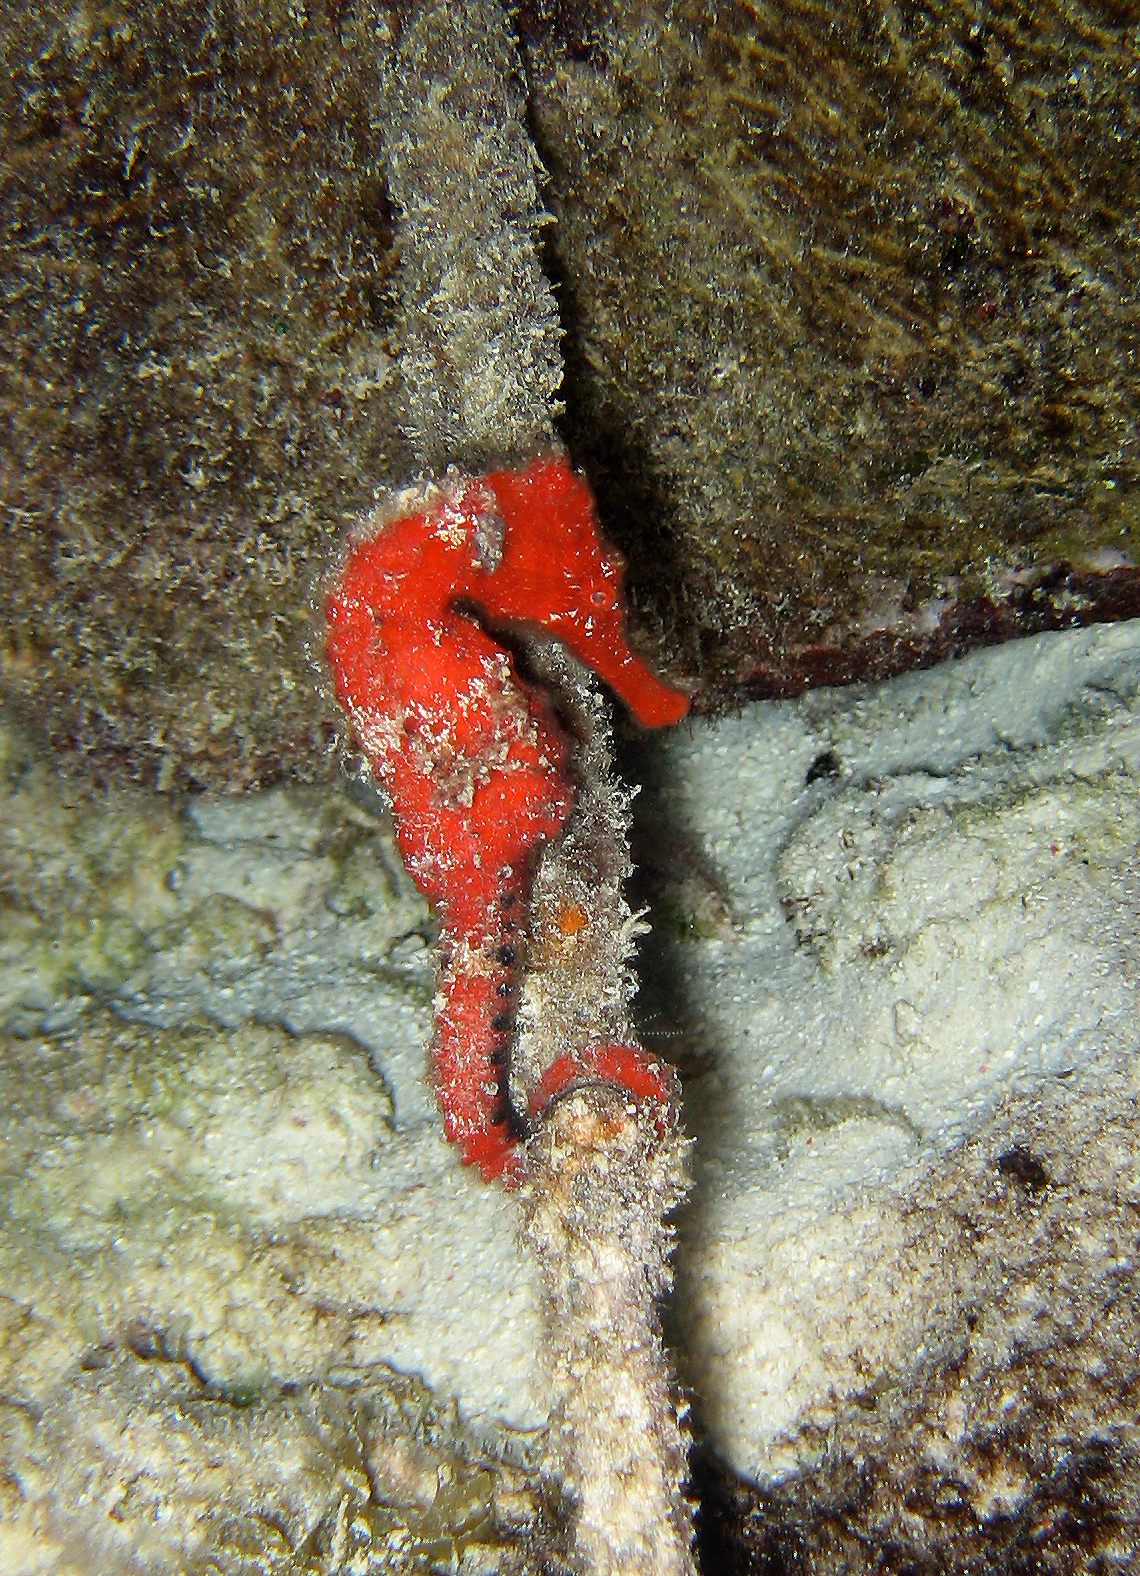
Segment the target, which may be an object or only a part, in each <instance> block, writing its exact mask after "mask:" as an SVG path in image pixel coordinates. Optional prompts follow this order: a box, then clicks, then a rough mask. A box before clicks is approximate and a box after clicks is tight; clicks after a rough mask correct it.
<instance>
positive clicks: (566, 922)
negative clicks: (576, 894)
mask: <svg viewBox="0 0 1140 1576" xmlns="http://www.w3.org/2000/svg"><path fill="white" fill-rule="evenodd" d="M554 923H555V924H556V925H557V926H558V929H559V931H560V932H561V933H562V935H563V936H565V937H567V938H569V937H571V936H577V935H580V934H581V932H582V931H583V930H585V928H586V926H587V925H588V924H589V923H590V921H589V918H588V916H587V914H586V911H585V909H584V908H579V907H578V905H577V903H567V905H566V907H565V908H562V909H559V911H558V915H557V917H556V919H555V921H554Z"/></svg>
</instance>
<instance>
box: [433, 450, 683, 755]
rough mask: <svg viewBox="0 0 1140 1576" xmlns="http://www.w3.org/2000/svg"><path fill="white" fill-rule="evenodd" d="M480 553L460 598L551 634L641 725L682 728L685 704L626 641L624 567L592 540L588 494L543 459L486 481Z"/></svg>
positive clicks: (551, 459)
mask: <svg viewBox="0 0 1140 1576" xmlns="http://www.w3.org/2000/svg"><path fill="white" fill-rule="evenodd" d="M480 490H481V494H482V497H483V498H484V499H485V500H487V501H488V503H489V500H490V498H493V500H494V507H493V509H491V508H487V507H486V506H485V507H484V511H483V515H482V519H481V520H480V521H479V522H478V523H477V525H476V528H475V531H474V537H473V540H474V543H475V546H476V548H477V550H478V551H477V555H476V559H475V561H474V564H475V567H473V569H472V572H471V575H470V579H469V581H468V582H467V584H466V585H465V586H464V588H463V589H464V592H465V594H466V595H468V596H470V598H471V600H472V601H473V602H474V603H475V604H476V605H477V606H478V607H479V608H480V609H481V610H482V611H483V612H484V613H485V614H486V616H487V617H488V619H490V620H491V621H492V622H497V621H501V622H503V623H508V624H530V625H535V626H537V627H539V628H541V629H544V630H548V631H549V632H550V633H551V634H552V635H554V636H555V637H556V638H557V639H558V640H560V641H562V642H563V643H564V644H565V645H566V646H568V647H569V648H570V650H571V651H572V652H573V653H574V654H575V656H577V657H578V658H579V659H580V660H581V661H582V662H584V663H585V664H586V666H587V667H588V668H590V669H591V670H592V671H593V672H594V673H596V674H597V675H598V677H599V678H600V679H602V680H604V682H605V683H606V684H608V685H609V686H610V688H611V689H612V690H613V691H614V693H615V694H616V695H618V697H619V698H620V699H621V700H623V701H624V702H625V704H626V706H628V707H629V710H630V711H631V712H632V713H633V715H634V716H635V717H636V718H637V719H638V721H639V722H641V723H643V724H644V725H645V726H646V727H650V728H659V727H666V726H668V725H669V724H671V723H675V722H679V721H680V720H681V718H682V717H683V716H684V715H685V713H686V712H687V711H688V709H689V702H688V699H687V697H686V696H685V695H683V694H681V692H680V691H679V690H675V689H673V688H671V687H670V686H669V685H667V684H663V683H662V682H661V680H660V679H658V678H657V677H656V675H655V674H654V673H652V672H651V671H650V669H649V668H648V667H646V665H645V664H644V663H643V662H642V661H641V660H640V659H639V658H638V657H637V656H635V654H634V653H633V652H632V651H631V650H630V648H629V646H628V644H627V643H626V638H625V628H624V624H625V614H624V607H623V602H622V584H621V582H622V569H623V566H622V563H621V561H620V559H618V558H617V557H616V556H614V555H611V554H609V553H607V552H606V550H605V548H604V547H603V545H602V543H601V540H600V539H599V535H598V525H597V518H596V515H595V512H594V500H593V497H592V496H591V493H590V489H589V488H588V487H587V486H586V484H585V482H584V481H582V480H581V479H580V478H579V477H578V476H575V474H574V472H573V471H572V470H571V468H570V466H569V464H568V463H567V461H566V460H565V459H564V458H562V457H560V456H548V457H544V458H541V459H537V460H534V461H532V462H531V463H530V464H529V465H528V466H526V468H525V469H523V470H519V471H495V472H492V473H491V474H490V475H488V476H485V477H483V478H482V480H481V483H480Z"/></svg>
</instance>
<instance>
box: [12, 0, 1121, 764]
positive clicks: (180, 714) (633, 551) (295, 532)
mask: <svg viewBox="0 0 1140 1576" xmlns="http://www.w3.org/2000/svg"><path fill="white" fill-rule="evenodd" d="M400 14H401V12H400V8H399V7H392V8H388V9H385V10H384V11H383V12H382V13H381V14H380V15H377V14H375V13H374V12H373V10H371V9H370V8H368V7H366V6H365V5H363V4H362V3H359V0H348V3H345V4H339V5H336V6H334V7H332V8H331V9H329V8H325V9H323V10H309V11H304V12H302V11H299V10H298V9H297V8H296V7H295V6H294V7H290V6H288V5H287V4H285V0H271V3H270V4H267V5H262V4H258V5H256V6H249V5H246V4H237V5H235V6H233V7H231V8H229V9H228V10H225V11H218V9H217V8H216V7H213V6H210V5H207V4H206V3H205V0H192V3H190V4H188V5H181V4H178V5H175V4H171V3H169V0H147V3H145V4H140V5H132V6H130V7H125V6H121V5H117V4H113V5H110V6H107V7H104V8H103V9H101V10H97V11H90V10H88V11H83V10H80V11H77V10H75V8H74V7H73V6H70V5H64V4H62V3H61V0H46V3H45V4H43V5H38V6H35V7H12V8H9V9H8V10H7V11H6V12H5V14H4V17H3V19H2V21H0V55H2V58H3V62H4V70H3V72H0V126H2V127H3V131H4V138H3V142H4V147H5V155H4V162H3V175H2V180H0V216H2V219H3V223H2V225H0V238H2V239H0V277H2V278H3V282H4V284H3V293H2V296H0V318H2V327H3V334H2V335H0V411H2V413H3V419H4V422H5V464H4V466H3V467H2V468H0V502H2V504H3V507H4V510H5V513H6V524H7V529H6V531H5V533H4V535H3V537H2V538H0V555H2V556H0V569H2V573H0V624H2V628H3V636H2V641H0V650H2V652H3V657H2V663H0V671H2V682H3V686H4V690H5V692H6V694H7V695H8V696H9V697H10V699H11V701H12V702H13V704H15V705H16V706H18V708H19V710H20V713H21V715H22V716H23V718H24V720H25V722H26V723H27V724H28V725H29V726H30V727H31V728H32V729H33V730H34V732H35V734H36V736H37V737H38V738H40V739H41V740H44V741H46V742H47V743H48V744H49V745H50V747H51V748H52V749H53V750H54V751H56V752H57V753H58V755H59V757H60V759H61V761H64V762H66V763H68V764H70V765H71V766H72V767H76V766H84V765H86V767H87V768H88V769H90V770H91V771H93V772H95V773H96V774H98V775H100V776H102V777H104V778H112V777H113V778H115V779H116V780H122V779H124V778H129V779H134V780H138V781H141V782H145V783H147V784H155V783H158V784H159V785H161V786H164V787H171V786H175V787H186V786H192V787H206V788H213V789H221V788H230V789H233V788H244V787H250V786H253V785H257V784H268V783H271V782H274V781H280V780H282V779H288V778H302V779H308V780H315V779H321V780H326V781H327V780H330V777H331V776H332V775H334V774H335V772H336V771H337V769H338V768H337V766H336V763H335V760H334V753H333V752H331V750H330V746H331V741H332V739H333V737H334V733H335V730H336V715H335V708H334V705H333V701H332V697H331V695H330V694H328V693H325V692H324V690H323V689H322V687H321V684H320V682H319V678H318V676H317V667H316V665H315V663H314V661H313V660H312V657H311V655H310V650H311V647H312V646H313V645H314V644H319V639H318V640H317V641H314V628H313V620H312V606H313V601H314V596H315V594H316V593H317V592H318V591H319V584H320V581H321V579H322V577H323V575H324V574H325V573H326V572H327V570H328V568H329V565H330V562H331V560H332V558H333V556H334V555H335V552H336V549H337V547H338V546H339V544H340V542H341V541H342V540H343V537H344V535H345V533H346V531H347V530H348V528H349V527H350V525H351V524H353V523H354V522H356V521H358V520H359V519H360V518H362V517H363V516H364V515H365V514H366V513H367V512H368V510H369V508H370V506H371V503H372V500H373V492H374V489H376V488H383V489H388V488H391V487H392V486H398V485H403V484H405V483H406V482H408V481H410V480H412V479H413V478H412V476H411V474H410V472H411V468H412V456H411V452H410V448H409V444H408V441H407V440H406V438H405V437H404V435H403V433H404V428H405V426H406V424H407V422H408V421H409V419H410V418H409V411H410V410H412V409H413V407H414V409H421V407H423V408H426V407H425V401H429V402H430V397H431V379H430V376H429V375H428V372H426V371H425V369H424V366H423V365H421V361H420V360H416V361H415V366H414V367H413V368H410V369H408V368H405V366H404V357H405V349H406V347H405V346H404V344H403V342H402V339H401V336H402V335H404V336H407V335H409V334H410V333H411V329H410V327H409V322H410V321H411V320H410V319H409V318H408V315H407V312H406V310H405V308H406V305H407V304H406V303H402V302H401V299H400V287H398V286H397V284H396V282H395V270H396V263H397V260H398V256H399V220H400V215H399V212H398V211H397V209H396V207H394V205H393V202H392V200H391V197H390V195H389V182H388V174H389V163H390V155H391V149H392V147H393V146H394V145H395V144H396V143H398V142H399V140H400V137H401V136H402V135H403V136H404V140H405V142H406V141H407V136H406V135H405V133H406V131H407V128H406V126H404V124H403V122H402V121H401V119H400V115H401V113H402V112H401V110H400V108H399V106H400V104H402V103H403V99H402V98H401V97H400V95H399V93H398V91H397V92H395V95H394V97H393V84H392V82H391V79H390V75H389V73H390V68H391V61H392V50H393V37H394V35H395V33H396V32H397V31H398V29H399V24H400ZM517 26H518V29H519V32H520V36H521V41H522V45H523V50H524V58H525V61H526V67H527V73H528V86H529V91H530V105H529V119H528V125H529V127H530V129H531V131H532V133H533V135H534V137H535V139H536V142H537V146H538V148H539V152H540V154H541V156H542V159H543V161H544V163H545V165H546V169H547V174H548V177H549V178H548V180H547V182H546V184H545V186H544V187H543V188H542V190H541V197H542V200H543V201H544V202H545V203H546V205H547V206H548V207H549V209H550V210H551V211H552V213H553V215H554V217H555V220H556V223H555V224H553V225H551V226H549V227H548V228H547V229H546V230H545V231H544V235H545V237H546V238H547V253H546V257H547V262H548V265H549V269H550V272H551V274H552V276H553V277H554V279H555V281H556V284H557V291H556V293H557V298H558V307H559V312H560V316H561V321H562V326H563V328H564V330H565V338H564V341H563V347H564V353H565V359H566V366H567V372H566V377H565V380H564V382H563V387H562V397H563V398H564V400H565V402H566V414H565V417H564V418H563V421H562V426H561V435H562V437H563V438H564V439H565V440H566V441H567V443H568V446H569V448H570V451H571V455H572V457H573V458H574V460H575V461H576V462H577V463H579V464H580V465H582V466H583V467H584V468H585V470H586V472H587V474H588V476H589V478H590V480H591V482H592V484H593V485H594V487H595V490H596V492H597V494H598V497H599V503H600V510H601V521H602V526H603V529H604V531H605V533H606V534H607V536H608V537H610V538H611V539H612V540H613V541H614V543H615V545H616V546H617V547H618V548H620V549H621V550H622V551H623V552H624V553H625V554H626V556H627V557H628V558H629V561H630V568H631V582H630V583H631V600H632V613H633V634H634V637H635V640H636V642H637V643H638V645H639V647H640V650H641V652H642V654H643V655H644V656H645V658H646V659H647V660H649V661H651V662H653V664H654V665H655V666H656V667H658V669H659V670H660V671H662V672H663V673H664V674H666V675H667V676H670V677H672V678H673V679H675V680H676V679H684V680H685V681H686V682H687V683H688V684H690V685H691V686H692V687H693V688H694V690H696V691H697V692H698V696H697V698H698V704H700V703H701V696H702V695H703V704H704V705H705V706H706V708H707V707H709V706H716V705H717V704H719V703H720V702H722V701H724V700H726V699H728V700H731V699H733V698H739V696H740V694H741V693H742V692H745V693H749V694H754V695H760V694H785V693H793V692H796V691H797V690H798V689H800V688H802V687H803V686H804V685H810V684H817V683H821V682H845V681H847V680H848V679H850V678H858V677H867V676H870V677H875V676H881V675H883V674H885V673H888V672H894V671H898V670H900V669H901V668H905V667H907V666H909V665H912V664H914V663H916V662H926V661H929V660H931V659H932V658H933V657H937V656H939V655H945V654H948V653H950V652H952V651H957V650H960V649H963V648H964V647H965V646H967V645H971V644H977V643H984V642H986V641H993V640H998V639H1003V638H1006V637H1007V636H1008V635H1010V634H1013V633H1018V632H1025V631H1030V630H1034V629H1039V628H1045V627H1051V626H1058V625H1067V624H1070V623H1073V622H1081V621H1089V620H1094V619H1097V618H1100V617H1119V616H1121V615H1125V614H1135V613H1136V612H1137V611H1138V610H1140V601H1138V598H1140V590H1138V587H1137V573H1138V571H1137V569H1136V565H1137V563H1138V561H1140V560H1138V557H1137V547H1136V540H1135V533H1136V497H1137V458H1136V447H1135V433H1136V430H1137V418H1138V415H1140V409H1138V404H1137V401H1138V398H1140V396H1138V394H1137V381H1136V378H1135V374H1134V364H1133V359H1134V357H1135V354H1136V324H1135V315H1134V310H1133V307H1132V305H1131V303H1132V301H1133V299H1134V296H1135V293H1136V289H1137V251H1136V247H1135V244H1134V241H1135V238H1134V235H1133V233H1132V229H1131V228H1130V223H1131V221H1130V215H1131V214H1132V213H1133V212H1134V210H1135V206H1136V201H1137V188H1136V180H1137V174H1136V162H1135V159H1134V158H1133V155H1132V149H1133V147H1134V145H1135V141H1136V137H1137V133H1138V130H1140V128H1138V127H1137V123H1136V121H1137V113H1138V112H1137V101H1136V95H1135V93H1133V92H1132V91H1131V87H1130V84H1131V83H1132V82H1133V81H1134V75H1133V74H1134V72H1135V70H1136V62H1137V33H1136V27H1137V16H1136V11H1135V7H1134V6H1132V5H1130V4H1128V3H1125V0H1116V3H1107V0H1106V3H1105V4H1101V5H1096V4H1091V3H1089V4H1075V3H1070V0H1064V3H1058V4H1056V5H1052V6H1049V7H1042V6H1039V5H1032V6H1031V5H1028V4H1026V5H1021V6H1017V7H1014V8H1013V10H1012V11H1011V10H1003V11H1000V12H999V11H997V10H993V9H989V8H985V7H983V8H982V9H980V10H979V9H977V8H976V7H967V6H964V5H961V4H959V3H958V0H944V3H940V4H938V5H935V6H933V7H929V6H928V7H925V8H923V9H922V10H920V11H914V12H912V11H910V10H907V9H905V8H903V9H899V8H897V7H896V8H888V9H887V10H886V11H883V12H881V13H878V12H877V13H875V14H874V15H873V16H872V15H871V13H869V12H867V11H866V10H865V8H862V7H860V6H858V5H855V4H854V3H851V4H843V5H839V6H834V5H827V6H824V5H822V4H820V5H817V6H810V5H809V6H807V7H806V8H805V7H800V8H798V9H796V10H794V11H790V10H788V9H787V8H782V7H768V8H766V7H764V6H757V5H744V4H739V5H737V4H722V5H719V6H717V7H716V8H714V9H713V10H712V11H710V10H709V8H708V7H705V6H701V7H697V6H684V5H682V6H672V7H669V8H665V7H659V6H658V7H654V6H650V5H646V6H627V7H623V8H621V12H620V15H618V16H611V15H608V14H607V13H606V12H605V11H604V10H603V8H601V7H597V8H595V7H592V6H590V5H586V6H581V7H579V6H574V7H570V6H558V5H545V4H542V5H533V6H524V7H521V8H520V10H519V13H518V17H517ZM396 86H397V88H398V84H397V85H396ZM514 91H515V89H514V87H513V86H512V88H511V92H512V93H513V92H514ZM401 128H402V129H401ZM440 135H441V137H442V135H443V134H442V132H441V133H440ZM426 151H430V150H426ZM426 151H425V150H422V149H421V152H424V158H423V160H422V163H423V167H424V168H425V169H427V168H430V167H431V164H430V160H429V159H428V158H427V156H426ZM436 162H437V164H438V165H439V167H440V168H444V167H446V164H447V147H446V146H445V145H443V144H442V143H441V146H440V149H439V158H438V160H437V161H436ZM523 162H525V161H522V160H520V167H521V164H522V163H523ZM527 171H528V174H527V182H528V185H527V191H526V192H522V193H520V194H519V204H520V205H521V206H518V209H517V211H518V213H524V212H525V214H527V215H528V216H529V219H528V223H531V222H537V217H538V216H536V215H535V213H534V188H533V181H532V180H531V179H530V173H529V165H527ZM418 179H419V177H417V180H418ZM398 186H399V182H398V181H397V182H396V183H395V186H394V187H393V190H395V189H396V187H398ZM418 189H419V188H418V186H417V190H418ZM451 190H452V186H449V185H448V183H447V182H446V181H444V182H442V184H441V188H440V191H439V193H437V199H438V202H439V203H446V202H447V200H448V199H447V192H449V191H451ZM509 196H510V194H509V193H506V194H503V193H497V194H495V201H497V202H500V206H501V211H503V212H510V211H511V207H510V202H509V201H506V203H505V206H503V199H504V198H509ZM433 200H436V199H433ZM421 217H422V218H423V220H424V225H425V233H428V232H430V229H431V222H430V221H431V218H432V215H431V214H430V213H428V214H426V215H423V216H421ZM440 234H441V243H440V244H441V247H442V248H443V250H444V252H445V253H446V257H445V259H444V264H446V259H447V258H450V257H451V255H452V254H451V252H450V251H449V250H448V247H450V246H451V245H452V242H453V240H454V238H453V237H452V238H451V239H450V240H449V239H448V237H449V236H450V231H448V230H447V227H446V226H444V227H443V229H441V232H440ZM504 244H505V240H504ZM456 255H457V256H462V255H464V254H462V248H461V249H460V252H459V253H457V254H456ZM504 255H509V248H508V251H507V252H506V253H504ZM444 264H441V266H444ZM425 266H426V264H425ZM429 272H430V269H429ZM524 284H525V290H524ZM512 291H517V292H519V300H518V314H517V315H518V318H519V321H527V322H529V321H530V315H533V310H534V301H533V299H532V298H533V295H534V281H533V280H532V279H530V278H529V276H527V279H526V280H525V281H524V280H523V279H522V276H521V275H520V276H519V278H515V276H514V273H513V272H512V271H511V270H510V269H507V270H506V271H505V273H504V277H503V280H502V287H501V290H496V291H493V292H491V293H490V294H489V295H488V296H487V298H486V312H487V313H489V314H490V318H489V319H487V320H486V321H484V320H482V319H480V320H479V321H475V319H472V325H471V326H472V329H473V331H472V333H471V335H470V344H471V346H472V347H473V350H474V348H476V347H485V345H486V344H487V343H488V341H489V336H491V337H493V336H492V330H493V329H494V327H495V324H497V323H499V322H500V320H501V321H504V322H509V321H511V320H512V319H511V302H512V300H514V296H513V295H512ZM524 297H525V299H524ZM454 305H455V310H456V313H457V314H458V315H459V316H460V317H461V316H462V312H463V311H469V312H475V313H476V314H477V313H478V311H479V307H478V302H477V301H472V300H468V299H467V298H466V297H464V298H463V299H462V300H461V301H459V300H457V301H456V302H455V303H454ZM528 314H530V315H528ZM547 317H549V314H547ZM544 321H545V320H544ZM488 325H489V326H488ZM452 326H453V328H454V330H455V331H454V332H453V333H449V335H448V336H447V343H448V344H449V345H450V346H452V347H453V348H454V347H455V346H461V345H462V344H463V343H464V334H463V323H462V322H460V321H458V320H457V321H456V323H455V324H454V325H452ZM475 330H478V331H475ZM543 334H544V338H543V340H542V345H541V346H540V347H539V348H538V349H536V352H535V354H536V357H537V360H538V361H541V362H542V365H543V367H546V368H547V372H546V373H544V374H543V376H544V377H545V378H546V382H545V383H543V387H544V389H546V391H547V393H549V392H550V386H549V385H550V378H551V377H552V376H553V374H552V373H550V372H549V366H550V358H551V348H550V347H551V342H552V340H553V338H554V337H556V331H555V329H554V328H553V327H552V326H551V324H550V323H549V321H547V323H546V328H545V329H544V330H543ZM419 339H420V340H423V336H422V335H420V336H419ZM424 344H426V341H423V344H421V347H420V348H421V349H423V345H424ZM408 370H410V371H411V372H412V374H413V375H412V377H411V382H410V383H409V382H408V379H407V378H406V377H405V371H408ZM468 371H469V373H470V376H471V379H472V380H473V383H472V386H471V401H472V404H473V406H479V408H480V409H482V407H483V406H484V405H485V404H486V403H487V400H488V399H490V393H489V392H488V394H487V399H482V400H480V399H477V398H476V395H477V394H478V393H479V389H478V388H476V387H475V386H474V385H475V384H477V383H478V380H479V378H480V376H481V369H480V367H479V366H476V365H473V366H472V367H471V368H469V369H468ZM448 376H449V380H450V383H449V386H451V387H453V388H458V389H462V388H463V385H464V367H463V365H462V358H461V357H460V361H459V363H458V364H456V365H454V366H451V367H450V368H449V372H448ZM540 381H541V380H540ZM409 389H410V390H411V395H412V396H414V398H410V396H409ZM417 390H418V391H419V392H418V393H417V392H416V391H417ZM417 400H418V404H417V403H416V402H417ZM417 419H418V418H417ZM492 425H493V423H492ZM488 441H490V440H488ZM446 458H447V456H444V457H443V458H442V459H441V463H444V462H446ZM317 600H319V596H317Z"/></svg>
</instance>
